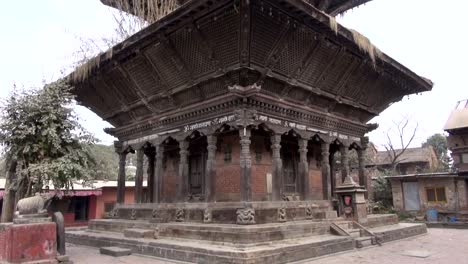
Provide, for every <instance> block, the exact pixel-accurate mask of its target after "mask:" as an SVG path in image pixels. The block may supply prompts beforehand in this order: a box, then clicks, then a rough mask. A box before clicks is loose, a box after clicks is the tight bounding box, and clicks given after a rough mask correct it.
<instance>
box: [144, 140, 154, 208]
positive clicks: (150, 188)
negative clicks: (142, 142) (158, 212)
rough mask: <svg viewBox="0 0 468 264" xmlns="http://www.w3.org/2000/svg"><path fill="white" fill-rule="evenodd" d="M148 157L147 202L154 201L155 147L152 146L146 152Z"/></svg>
mask: <svg viewBox="0 0 468 264" xmlns="http://www.w3.org/2000/svg"><path fill="white" fill-rule="evenodd" d="M145 154H146V157H147V158H148V168H147V173H148V182H147V186H148V187H147V189H148V195H147V199H146V202H147V203H153V202H154V200H153V198H154V177H155V168H154V165H155V161H156V153H155V152H154V149H153V148H150V149H149V150H147V151H146V152H145Z"/></svg>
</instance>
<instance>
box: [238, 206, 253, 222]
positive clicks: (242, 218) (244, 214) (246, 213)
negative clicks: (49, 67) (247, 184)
mask: <svg viewBox="0 0 468 264" xmlns="http://www.w3.org/2000/svg"><path fill="white" fill-rule="evenodd" d="M237 224H238V225H253V224H255V210H254V209H252V208H246V209H238V210H237Z"/></svg>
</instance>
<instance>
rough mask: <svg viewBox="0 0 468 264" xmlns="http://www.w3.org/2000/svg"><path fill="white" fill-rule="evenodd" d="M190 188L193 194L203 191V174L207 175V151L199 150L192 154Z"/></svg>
mask: <svg viewBox="0 0 468 264" xmlns="http://www.w3.org/2000/svg"><path fill="white" fill-rule="evenodd" d="M189 159H190V161H189V190H190V193H191V194H192V195H200V194H202V193H203V176H204V175H205V160H206V158H205V153H204V152H202V151H198V152H196V153H193V154H191V155H190V158H189Z"/></svg>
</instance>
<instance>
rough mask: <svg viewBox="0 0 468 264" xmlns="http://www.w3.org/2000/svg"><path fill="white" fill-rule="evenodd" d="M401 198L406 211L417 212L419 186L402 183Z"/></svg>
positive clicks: (418, 207) (412, 183)
mask: <svg viewBox="0 0 468 264" xmlns="http://www.w3.org/2000/svg"><path fill="white" fill-rule="evenodd" d="M403 197H404V200H405V210H406V211H419V210H420V209H421V208H420V206H421V205H420V204H421V203H420V199H419V185H418V183H417V182H403Z"/></svg>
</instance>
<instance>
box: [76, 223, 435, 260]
mask: <svg viewBox="0 0 468 264" xmlns="http://www.w3.org/2000/svg"><path fill="white" fill-rule="evenodd" d="M332 226H339V228H340V229H341V230H343V233H341V234H337V233H336V232H334V231H333V229H332ZM362 228H363V229H365V230H362V229H359V228H358V227H356V223H355V222H353V221H346V220H344V219H341V218H334V219H321V220H318V219H316V220H300V221H288V222H285V223H269V224H256V225H235V224H217V223H194V222H184V223H180V222H168V223H155V222H151V221H150V220H142V219H140V220H128V219H101V220H93V221H91V223H90V226H89V228H88V229H71V230H68V231H67V242H69V243H74V244H80V245H87V246H92V247H98V248H100V247H111V246H113V247H121V248H128V249H131V250H132V252H133V253H138V254H143V255H150V256H156V257H160V258H167V259H173V260H179V261H186V262H195V263H239V264H241V263H242V264H245V263H288V262H292V261H299V260H304V259H310V258H315V257H320V256H323V255H327V254H333V253H338V252H342V251H348V250H352V249H355V248H360V247H363V246H365V245H374V244H376V243H375V242H376V240H375V239H374V238H375V237H378V238H379V241H378V243H385V242H387V241H392V240H397V239H402V238H407V237H410V236H415V235H420V234H425V233H426V232H427V231H426V226H425V225H424V224H398V219H397V218H396V216H395V215H371V216H369V218H368V224H367V226H366V227H362ZM128 230H131V231H132V232H126V231H128ZM130 233H132V234H133V235H132V237H129V234H130ZM148 233H149V234H152V233H154V236H153V237H148V236H147V234H148ZM135 234H136V236H134V235H135ZM138 234H140V235H141V236H140V237H138ZM145 237H146V238H145ZM366 243H367V244H366Z"/></svg>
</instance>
